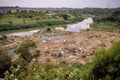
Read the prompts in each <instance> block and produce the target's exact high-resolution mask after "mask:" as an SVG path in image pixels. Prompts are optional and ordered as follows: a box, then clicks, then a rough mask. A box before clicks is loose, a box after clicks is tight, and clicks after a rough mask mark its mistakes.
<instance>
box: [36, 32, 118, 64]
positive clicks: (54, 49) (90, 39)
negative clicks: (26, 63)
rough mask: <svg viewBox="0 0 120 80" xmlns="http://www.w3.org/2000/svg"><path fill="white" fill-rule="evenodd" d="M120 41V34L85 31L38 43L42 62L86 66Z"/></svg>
mask: <svg viewBox="0 0 120 80" xmlns="http://www.w3.org/2000/svg"><path fill="white" fill-rule="evenodd" d="M118 40H120V33H117V32H103V31H99V32H98V31H83V32H80V33H70V34H68V35H65V37H64V38H61V39H58V40H48V41H46V42H45V43H44V42H43V41H42V40H41V41H38V45H37V46H38V49H39V50H40V51H41V53H42V56H41V57H40V58H39V61H41V62H46V61H50V62H54V63H59V62H63V61H66V62H67V63H76V62H80V63H82V64H85V63H86V62H90V61H91V57H92V56H93V55H94V54H95V51H97V50H98V49H100V48H103V47H104V48H106V49H109V48H110V47H111V45H112V43H114V42H116V41H118Z"/></svg>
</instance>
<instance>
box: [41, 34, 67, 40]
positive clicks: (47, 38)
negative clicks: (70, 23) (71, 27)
mask: <svg viewBox="0 0 120 80" xmlns="http://www.w3.org/2000/svg"><path fill="white" fill-rule="evenodd" d="M63 37H65V35H57V36H56V35H55V36H45V35H43V36H42V39H43V40H57V39H60V38H63Z"/></svg>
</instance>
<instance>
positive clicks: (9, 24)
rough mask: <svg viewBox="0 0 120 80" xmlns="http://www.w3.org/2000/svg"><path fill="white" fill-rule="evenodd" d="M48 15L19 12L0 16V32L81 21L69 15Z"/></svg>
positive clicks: (80, 18) (79, 18)
mask: <svg viewBox="0 0 120 80" xmlns="http://www.w3.org/2000/svg"><path fill="white" fill-rule="evenodd" d="M49 14H51V13H43V12H40V13H33V12H29V13H27V12H20V13H8V14H1V18H0V31H7V30H17V29H25V28H35V27H45V26H54V25H63V24H68V23H73V22H78V21H81V20H83V18H82V17H77V16H76V15H74V14H70V13H55V14H53V15H49Z"/></svg>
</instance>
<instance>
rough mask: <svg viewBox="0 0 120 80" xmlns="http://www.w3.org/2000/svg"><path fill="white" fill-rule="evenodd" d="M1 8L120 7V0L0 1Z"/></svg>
mask: <svg viewBox="0 0 120 80" xmlns="http://www.w3.org/2000/svg"><path fill="white" fill-rule="evenodd" d="M0 6H20V7H71V8H84V7H100V8H107V7H109V8H116V7H120V0H0Z"/></svg>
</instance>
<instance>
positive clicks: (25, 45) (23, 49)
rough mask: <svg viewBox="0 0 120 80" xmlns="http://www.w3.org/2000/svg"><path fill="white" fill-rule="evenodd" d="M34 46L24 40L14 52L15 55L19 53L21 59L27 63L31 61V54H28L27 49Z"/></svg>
mask: <svg viewBox="0 0 120 80" xmlns="http://www.w3.org/2000/svg"><path fill="white" fill-rule="evenodd" d="M35 46H36V44H35V42H33V41H32V40H29V39H28V40H25V41H24V42H23V43H22V44H21V45H20V46H19V47H18V49H17V50H16V53H20V55H21V57H22V58H23V59H25V60H26V61H27V62H30V61H31V54H30V53H29V48H31V47H35Z"/></svg>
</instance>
